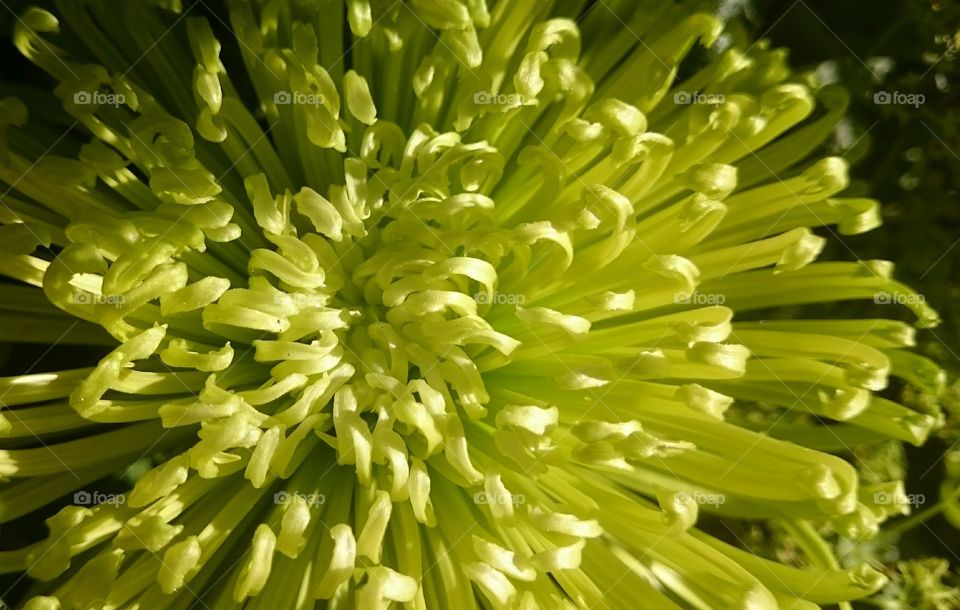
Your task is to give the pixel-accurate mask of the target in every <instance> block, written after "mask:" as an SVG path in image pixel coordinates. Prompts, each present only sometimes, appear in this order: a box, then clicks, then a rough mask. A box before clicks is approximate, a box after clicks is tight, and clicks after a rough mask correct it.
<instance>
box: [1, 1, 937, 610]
mask: <svg viewBox="0 0 960 610" xmlns="http://www.w3.org/2000/svg"><path fill="white" fill-rule="evenodd" d="M151 4H153V5H158V6H150V5H151ZM221 4H222V5H223V6H222V5H221ZM491 4H492V5H491V6H487V5H486V3H485V2H484V1H483V0H411V1H410V2H395V3H391V2H388V1H381V0H345V1H343V2H341V1H340V0H328V1H324V2H297V1H290V2H286V1H276V0H273V1H266V0H264V1H260V0H232V1H229V2H225V3H220V2H216V3H213V4H212V5H210V6H206V5H205V4H204V3H198V4H195V5H191V6H188V7H186V8H184V7H181V6H179V3H178V2H153V3H150V2H145V1H138V2H124V3H111V2H106V1H90V2H58V3H57V7H58V8H57V15H56V16H55V15H54V14H52V13H50V12H47V11H45V10H41V9H36V8H34V9H29V10H27V11H26V12H24V13H23V14H22V15H21V16H20V18H19V20H18V24H17V26H16V31H15V36H14V38H15V43H16V45H17V47H18V48H19V50H20V51H21V52H22V53H23V54H24V55H25V56H26V57H27V58H28V59H29V60H30V61H32V62H33V63H34V64H36V65H37V66H39V68H41V69H43V70H44V71H45V72H46V73H47V74H49V76H50V77H51V78H52V80H53V84H52V89H53V93H54V95H55V96H56V101H55V103H51V99H52V98H51V97H50V96H49V94H43V93H41V92H38V91H33V90H29V91H25V92H24V94H23V95H20V96H18V97H8V98H6V99H3V100H0V187H2V189H3V190H4V191H6V193H5V194H4V196H3V197H2V203H3V205H2V208H0V222H2V223H3V224H2V226H0V237H2V239H0V273H2V274H3V275H5V276H7V277H8V278H11V279H12V280H15V282H10V283H7V284H4V285H3V286H2V288H0V294H2V295H3V297H2V304H0V321H2V323H3V325H4V328H3V330H0V337H2V338H3V339H6V340H9V341H16V342H34V343H57V342H62V341H64V340H66V341H68V342H70V343H74V344H77V345H90V346H101V347H102V348H103V350H104V351H103V353H104V354H105V356H104V357H103V358H102V359H100V360H99V361H98V362H90V363H87V364H88V366H86V367H83V368H77V369H71V370H64V371H55V372H44V373H29V374H24V375H20V376H15V377H7V378H0V405H2V410H0V477H3V479H4V483H3V484H2V486H0V521H3V522H9V521H11V520H13V519H16V518H17V517H20V516H23V515H26V514H30V513H32V512H34V511H40V510H43V509H44V507H48V506H49V505H51V504H52V503H54V502H55V501H56V500H57V499H59V498H62V497H63V496H65V495H67V496H69V494H74V496H73V498H74V502H73V503H72V504H71V505H69V506H66V507H65V508H63V509H62V510H60V511H59V512H57V513H56V514H55V515H54V516H52V517H50V518H49V519H48V520H47V524H48V526H49V536H48V537H47V538H46V539H44V540H41V541H38V542H36V543H35V544H33V545H31V546H29V547H26V548H24V549H22V550H17V551H3V552H0V571H3V572H15V571H25V572H26V573H27V574H28V575H29V576H30V577H32V578H34V579H36V580H37V581H41V583H42V584H39V585H38V590H37V595H36V596H35V597H33V598H32V599H30V601H29V602H27V604H26V608H28V609H29V610H61V609H62V610H68V609H70V610H74V609H75V610H80V609H84V610H86V609H90V608H97V609H110V610H113V609H120V608H125V609H126V608H129V609H140V610H159V609H163V608H186V607H188V606H190V605H191V604H192V603H200V604H202V605H203V606H205V607H208V608H215V609H217V610H221V609H224V610H226V609H229V608H240V607H245V608H264V609H279V608H298V609H300V608H314V607H329V608H348V607H350V608H353V607H355V608H363V609H368V608H369V609H373V608H389V607H409V608H424V609H426V608H431V609H433V608H438V609H439V608H457V609H470V608H498V609H499V608H504V609H506V608H518V609H523V610H531V609H534V608H545V609H546V608H551V609H552V608H593V607H611V608H634V607H638V605H637V604H638V603H639V604H640V607H643V608H665V609H666V608H678V607H681V608H687V607H690V608H745V609H746V608H751V609H752V608H771V609H773V608H780V607H795V608H815V607H818V606H819V605H830V604H834V603H838V602H843V601H847V600H852V599H857V598H861V597H864V596H867V595H869V594H871V593H873V592H874V591H876V590H877V589H878V588H879V587H880V586H881V585H882V584H883V582H884V578H883V577H882V576H881V575H880V574H879V573H877V572H876V571H874V570H872V569H871V568H869V567H868V566H865V565H864V566H859V567H854V568H851V569H841V568H840V567H839V564H838V562H837V561H836V559H835V557H834V556H833V555H832V553H831V551H830V548H829V546H828V545H827V543H826V542H825V540H824V536H830V535H833V534H837V535H841V536H845V537H869V536H872V535H873V534H875V533H876V532H877V530H878V527H879V526H880V524H881V523H882V521H883V520H885V519H886V518H887V517H889V516H891V515H894V514H900V513H901V512H902V511H903V510H905V508H906V506H907V504H906V502H905V501H901V500H903V495H904V492H903V486H902V482H900V481H889V482H884V483H881V484H878V485H871V486H866V485H862V484H861V483H860V482H859V476H858V472H857V470H856V468H855V466H854V465H852V464H851V462H850V456H849V455H848V454H847V455H845V454H846V452H847V451H848V450H849V447H850V446H853V445H857V444H860V443H866V442H873V441H879V440H885V439H894V440H898V441H903V442H908V443H913V444H921V443H923V442H924V440H925V439H926V437H927V436H928V435H929V434H930V432H931V431H932V430H934V429H935V428H936V427H937V426H939V425H940V424H941V423H942V421H941V419H942V417H941V416H940V414H939V413H934V412H920V411H917V410H915V409H914V408H912V407H910V406H906V405H902V404H899V403H898V402H896V401H894V400H891V399H889V398H887V397H881V396H880V395H878V393H880V392H881V391H882V390H884V389H885V388H887V385H888V382H889V381H890V379H891V378H899V379H900V380H902V381H903V382H905V383H909V384H912V385H915V386H917V387H919V388H920V389H922V390H923V391H926V392H931V393H936V392H937V391H939V388H940V387H941V386H942V384H943V379H942V373H941V372H940V371H939V370H938V369H937V368H936V366H934V365H933V364H932V363H930V362H928V361H927V360H925V359H923V358H922V357H920V356H917V355H915V354H913V353H912V352H911V351H910V348H911V347H913V346H914V335H915V332H914V328H913V327H912V326H910V325H908V324H907V323H904V322H900V321H897V320H892V319H882V318H875V317H866V318H863V319H830V318H828V317H825V316H824V314H823V313H822V312H823V309H822V308H817V307H816V304H821V303H832V302H838V301H846V300H857V299H861V300H871V301H873V302H874V303H884V302H887V303H891V304H902V305H907V306H908V307H910V308H911V309H912V310H913V312H914V314H915V316H916V320H917V321H916V326H919V327H928V326H933V325H935V324H936V323H937V322H938V318H937V314H936V312H934V311H933V310H932V309H931V308H930V307H929V306H927V305H926V303H925V302H924V300H923V298H922V297H921V295H918V294H916V293H914V292H913V291H912V290H911V289H910V288H908V287H907V286H904V285H903V284H901V283H899V282H897V281H896V280H895V279H893V267H892V265H891V264H890V263H887V262H885V261H860V260H856V261H853V262H818V260H817V259H818V256H819V254H820V252H821V250H822V249H823V247H824V244H825V242H826V238H825V237H823V236H820V235H817V234H815V233H814V232H813V230H812V229H815V228H820V227H823V228H824V229H823V230H822V231H820V232H821V233H823V234H825V235H828V236H829V235H833V236H836V235H837V234H839V235H850V234H857V233H862V232H865V231H868V230H870V229H872V228H874V227H876V226H877V225H878V224H879V213H878V204H877V203H876V202H875V201H872V200H869V199H864V198H858V197H847V196H844V195H843V194H842V193H843V191H844V190H845V189H846V188H847V186H848V176H847V169H848V168H847V162H846V161H845V160H844V159H842V158H839V157H827V158H819V157H818V156H817V154H818V151H819V150H820V149H819V148H818V147H819V145H820V144H821V143H822V141H823V140H824V139H825V138H826V137H827V136H828V135H829V134H830V132H831V130H832V129H833V127H834V126H835V125H836V123H837V122H838V121H839V120H840V118H841V117H842V115H843V112H844V110H845V107H846V104H847V97H846V94H845V93H844V92H843V91H842V90H841V89H840V88H838V87H833V86H828V87H818V86H816V84H815V83H812V82H809V81H808V80H807V79H805V78H803V77H802V76H797V75H794V74H792V73H791V71H790V69H789V68H788V66H787V64H786V60H785V55H784V53H783V52H781V51H777V50H771V49H769V48H768V47H767V46H766V45H765V44H764V43H760V44H756V45H750V46H748V48H746V50H744V49H742V48H738V46H736V45H733V46H731V45H730V41H731V40H732V39H731V37H730V36H729V35H723V34H722V31H723V27H722V24H721V23H720V22H719V21H718V20H717V19H716V18H715V17H714V16H712V15H711V14H709V13H708V12H702V11H699V10H696V9H698V5H697V3H696V2H681V3H664V2H653V1H649V2H648V1H642V2H635V1H630V0H624V1H612V0H611V1H607V2H599V3H591V2H578V1H566V0H557V1H548V2H532V1H531V2H505V1H502V0H501V1H498V2H495V3H491ZM214 5H215V6H214ZM718 40H719V41H720V43H722V44H717V43H718ZM695 47H704V48H708V49H711V50H710V51H709V52H708V53H703V55H704V57H706V59H704V60H702V61H694V60H689V61H685V58H687V57H688V54H690V53H691V50H692V49H694V48H695ZM722 48H725V50H722V51H721V50H718V49H722ZM697 52H698V53H700V50H699V49H698V51H697ZM681 68H683V69H681ZM44 101H45V102H46V104H43V103H41V102H44ZM28 106H29V108H30V110H31V112H30V116H29V117H28ZM34 108H36V111H34ZM64 129H66V132H65V133H64V134H63V135H62V136H60V139H57V135H58V133H57V132H58V130H60V131H63V130H64ZM784 312H788V313H794V314H795V315H793V316H790V317H788V316H785V315H784ZM884 396H887V395H884ZM144 464H146V467H145V468H140V466H143V465H144ZM110 475H122V476H124V477H126V478H127V479H128V480H130V481H131V487H130V489H129V491H128V493H126V494H120V495H113V496H104V495H103V494H96V493H92V492H90V491H88V490H89V489H93V488H94V487H95V485H94V484H95V483H96V482H97V481H99V480H101V479H103V478H104V477H107V476H110ZM91 498H92V500H93V501H91ZM98 500H99V501H98ZM704 515H710V516H713V517H720V518H726V519H742V520H755V521H759V522H768V523H773V524H776V525H777V526H778V527H781V528H783V529H784V530H785V531H787V532H789V533H790V534H791V535H792V536H793V537H794V538H795V539H796V540H797V541H798V544H799V546H800V548H801V549H802V551H803V553H804V554H805V556H806V560H805V562H803V565H787V564H783V563H778V562H775V561H772V560H770V559H767V558H764V557H761V556H758V555H755V554H753V553H751V552H750V551H749V550H748V549H746V548H744V546H743V545H734V544H730V543H729V542H728V541H724V540H721V539H720V538H718V537H714V536H712V535H710V534H709V533H707V532H706V531H705V530H704V529H701V528H698V520H699V519H700V518H701V517H703V516H704ZM196 600H199V601H196ZM638 600H639V601H638Z"/></svg>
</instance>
